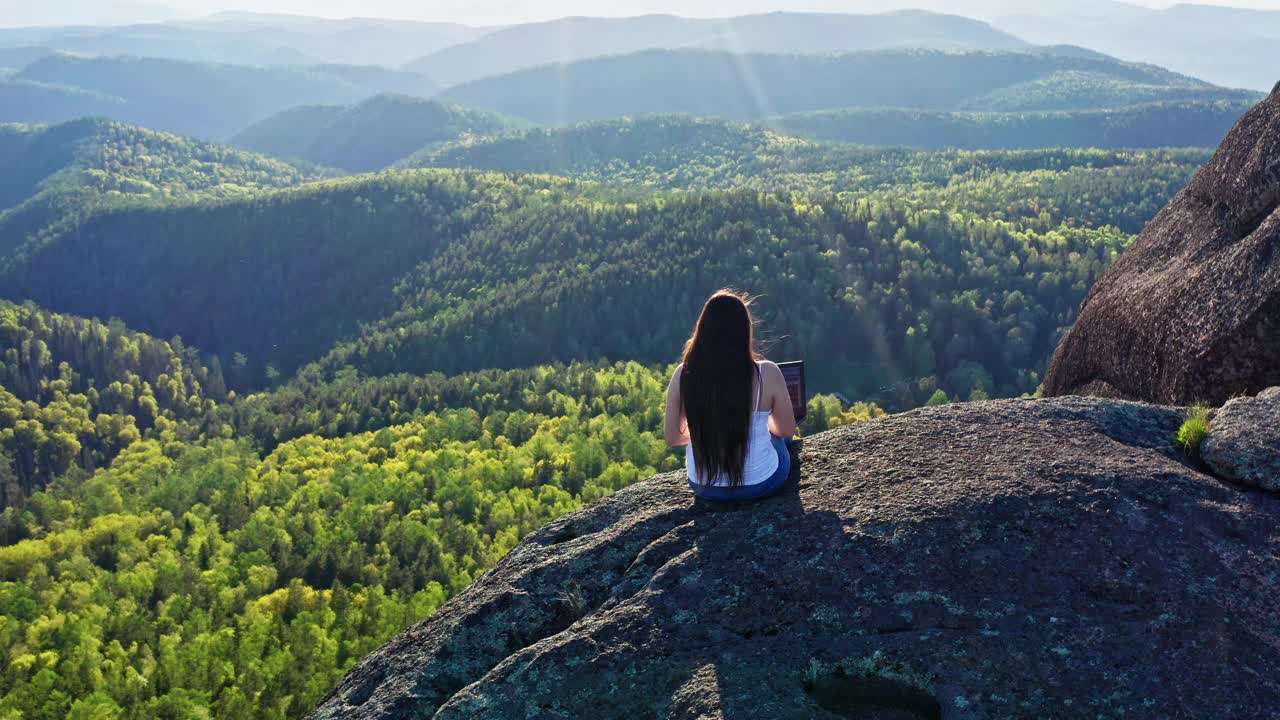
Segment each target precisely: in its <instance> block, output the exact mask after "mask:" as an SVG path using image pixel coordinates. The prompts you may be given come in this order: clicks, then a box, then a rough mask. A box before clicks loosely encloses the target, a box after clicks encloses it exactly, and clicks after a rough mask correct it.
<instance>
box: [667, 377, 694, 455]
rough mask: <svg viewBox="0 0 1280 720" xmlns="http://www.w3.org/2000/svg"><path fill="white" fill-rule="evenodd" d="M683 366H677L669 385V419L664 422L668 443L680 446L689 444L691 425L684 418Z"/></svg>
mask: <svg viewBox="0 0 1280 720" xmlns="http://www.w3.org/2000/svg"><path fill="white" fill-rule="evenodd" d="M682 369H683V367H682V366H677V367H676V372H675V374H674V375H672V376H671V382H670V384H668V385H667V419H666V422H665V423H664V425H665V430H666V436H667V444H668V445H670V446H671V447H680V446H681V445H688V444H689V426H688V424H687V423H686V422H685V419H684V403H683V402H681V400H680V371H681V370H682Z"/></svg>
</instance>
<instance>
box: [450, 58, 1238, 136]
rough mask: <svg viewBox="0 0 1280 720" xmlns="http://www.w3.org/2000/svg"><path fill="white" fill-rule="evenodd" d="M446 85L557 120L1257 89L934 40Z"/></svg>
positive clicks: (544, 72) (1118, 103)
mask: <svg viewBox="0 0 1280 720" xmlns="http://www.w3.org/2000/svg"><path fill="white" fill-rule="evenodd" d="M444 96H445V97H447V98H448V99H450V100H452V101H454V102H457V103H460V104H462V105H467V106H471V107H479V108H486V109H490V110H494V111H497V112H501V113H504V114H507V115H513V116H517V117H523V118H526V119H529V120H532V121H534V122H539V123H545V124H556V125H564V124H572V123H575V122H585V121H592V120H607V119H612V118H618V117H625V116H633V115H640V114H645V113H686V114H690V115H700V116H710V117H720V118H725V119H733V120H759V119H764V118H768V117H772V116H775V115H783V114H791V113H797V112H812V111H817V110H832V109H844V108H883V107H889V108H909V109H920V110H935V111H943V110H946V111H960V110H964V111H995V110H999V111H1020V112H1021V111H1026V112H1030V111H1043V110H1083V109H1096V108H1107V107H1123V106H1128V105H1132V104H1135V103H1149V102H1190V101H1210V100H1212V101H1216V100H1250V99H1256V98H1257V97H1259V96H1258V95H1257V94H1256V93H1251V92H1246V91H1235V90H1228V89H1225V88H1220V87H1217V86H1214V85H1211V84H1209V83H1205V82H1202V81H1199V80H1195V79H1193V78H1189V77H1186V76H1183V75H1178V74H1176V73H1172V72H1168V71H1166V70H1162V69H1160V68H1157V67H1152V66H1146V65H1135V64H1131V63H1124V62H1121V61H1119V60H1115V59H1112V58H1107V57H1101V56H1093V55H1091V54H1087V53H1085V54H1082V53H1063V52H1058V51H1037V52H1021V51H1005V52H943V51H936V50H888V51H878V52H861V53H850V54H847V55H840V56H835V57H805V56H785V55H735V54H732V53H724V52H712V51H700V50H649V51H644V52H640V53H635V54H632V55H626V56H619V57H606V58H596V59H592V60H584V61H581V62H577V63H571V64H569V65H566V66H543V67H540V68H534V69H531V70H524V71H520V72H517V73H512V74H509V75H503V76H499V77H495V78H489V79H485V80H478V81H475V82H472V83H467V84H464V85H461V86H458V87H455V88H452V89H450V90H448V91H447V92H446V93H445V94H444Z"/></svg>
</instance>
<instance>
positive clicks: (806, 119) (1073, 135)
mask: <svg viewBox="0 0 1280 720" xmlns="http://www.w3.org/2000/svg"><path fill="white" fill-rule="evenodd" d="M1252 106H1253V102H1252V101H1249V100H1217V101H1202V102H1179V103H1152V104H1148V105H1137V106H1134V107H1128V108H1116V109H1106V110H1073V111H1058V112H984V113H962V112H932V111H927V110H826V111H820V112H814V113H799V114H796V115H787V116H783V117H780V118H776V119H774V120H773V121H772V122H771V124H772V125H773V126H775V127H777V128H779V129H781V130H783V131H786V132H790V133H794V134H796V135H801V136H804V137H812V138H816V139H819V140H829V141H836V142H848V143H858V144H866V145H901V146H906V147H913V148H921V149H942V148H963V149H970V150H979V149H1017V148H1053V147H1077V148H1091V147H1093V148H1158V147H1217V146H1218V144H1219V143H1221V142H1222V139H1223V138H1224V137H1226V135H1227V131H1229V130H1230V129H1231V127H1232V126H1233V125H1235V123H1236V121H1237V120H1239V119H1240V116H1241V115H1243V114H1244V112H1245V111H1246V110H1248V109H1249V108H1250V107H1252Z"/></svg>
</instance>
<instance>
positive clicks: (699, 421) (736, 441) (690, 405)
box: [680, 290, 759, 487]
mask: <svg viewBox="0 0 1280 720" xmlns="http://www.w3.org/2000/svg"><path fill="white" fill-rule="evenodd" d="M750 303H751V301H750V299H749V298H748V297H747V296H746V295H744V294H742V293H739V292H736V291H733V290H721V291H719V292H717V293H716V294H714V295H712V296H711V299H709V300H707V303H706V305H704V306H703V307H702V315H701V316H699V317H698V324H697V326H696V327H695V328H694V330H693V337H691V338H689V342H687V343H685V346H684V361H683V364H682V365H681V369H680V398H681V400H682V401H683V403H684V414H685V418H686V420H687V421H688V424H689V439H690V441H691V444H692V446H693V459H694V462H695V464H696V465H697V468H698V472H699V474H701V475H702V477H701V478H695V482H699V483H701V482H704V481H705V482H707V483H711V482H714V481H715V478H717V477H719V476H720V475H721V473H723V474H724V475H726V476H728V478H729V483H730V485H731V486H732V487H737V486H739V485H741V484H742V477H743V472H744V468H745V466H746V462H747V443H748V440H749V433H750V430H751V414H752V413H754V412H755V410H756V409H755V407H754V401H755V395H753V394H752V392H751V383H752V378H754V377H755V376H756V360H757V359H758V358H759V355H758V354H757V353H756V343H755V322H754V320H752V318H751V307H750Z"/></svg>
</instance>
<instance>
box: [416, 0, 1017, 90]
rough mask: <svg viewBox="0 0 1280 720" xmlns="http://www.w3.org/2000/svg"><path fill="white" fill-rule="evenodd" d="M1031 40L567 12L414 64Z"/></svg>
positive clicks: (834, 21) (941, 24)
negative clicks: (694, 50) (653, 52)
mask: <svg viewBox="0 0 1280 720" xmlns="http://www.w3.org/2000/svg"><path fill="white" fill-rule="evenodd" d="M1024 46H1026V43H1024V42H1023V41H1021V40H1019V39H1018V38H1016V37H1014V36H1012V35H1009V34H1007V33H1004V32H1001V31H999V30H996V29H995V28H993V27H991V26H990V25H987V24H986V23H983V22H979V21H976V20H970V19H969V18H962V17H957V16H954V15H940V14H937V13H930V12H919V11H907V12H895V13H885V14H881V15H845V14H840V15H837V14H821V13H790V12H774V13H769V14H765V15H748V16H742V17H734V18H714V19H694V18H683V17H675V16H673V15H646V16H642V17H630V18H599V17H568V18H561V19H558V20H551V21H548V22H542V23H529V24H524V25H516V26H514V27H509V28H502V29H499V30H496V31H494V32H492V33H489V34H485V35H483V36H481V37H479V38H477V39H474V40H472V41H470V42H466V43H460V44H458V45H454V46H452V47H448V48H444V49H441V50H438V51H436V52H435V53H432V54H430V55H427V56H426V57H423V58H421V59H419V60H417V61H415V62H412V63H410V64H409V65H408V66H407V69H410V70H414V71H417V72H421V73H423V74H424V75H427V76H429V77H431V78H432V79H433V80H435V81H436V82H438V83H440V84H441V85H442V86H450V85H457V84H460V83H464V82H468V81H471V80H477V79H479V78H483V77H489V76H493V75H502V74H505V73H509V72H514V71H517V70H523V69H526V68H531V67H536V66H538V65H546V64H552V63H555V64H563V63H570V62H575V61H577V60H585V59H588V58H592V57H601V56H605V55H622V54H626V53H631V52H637V51H640V50H650V49H676V48H701V49H709V50H723V51H728V52H738V53H783V54H792V53H796V54H805V55H829V54H833V53H842V52H852V51H855V50H879V49H884V48H908V47H911V48H933V49H945V50H1004V49H1010V48H1019V47H1024Z"/></svg>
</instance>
